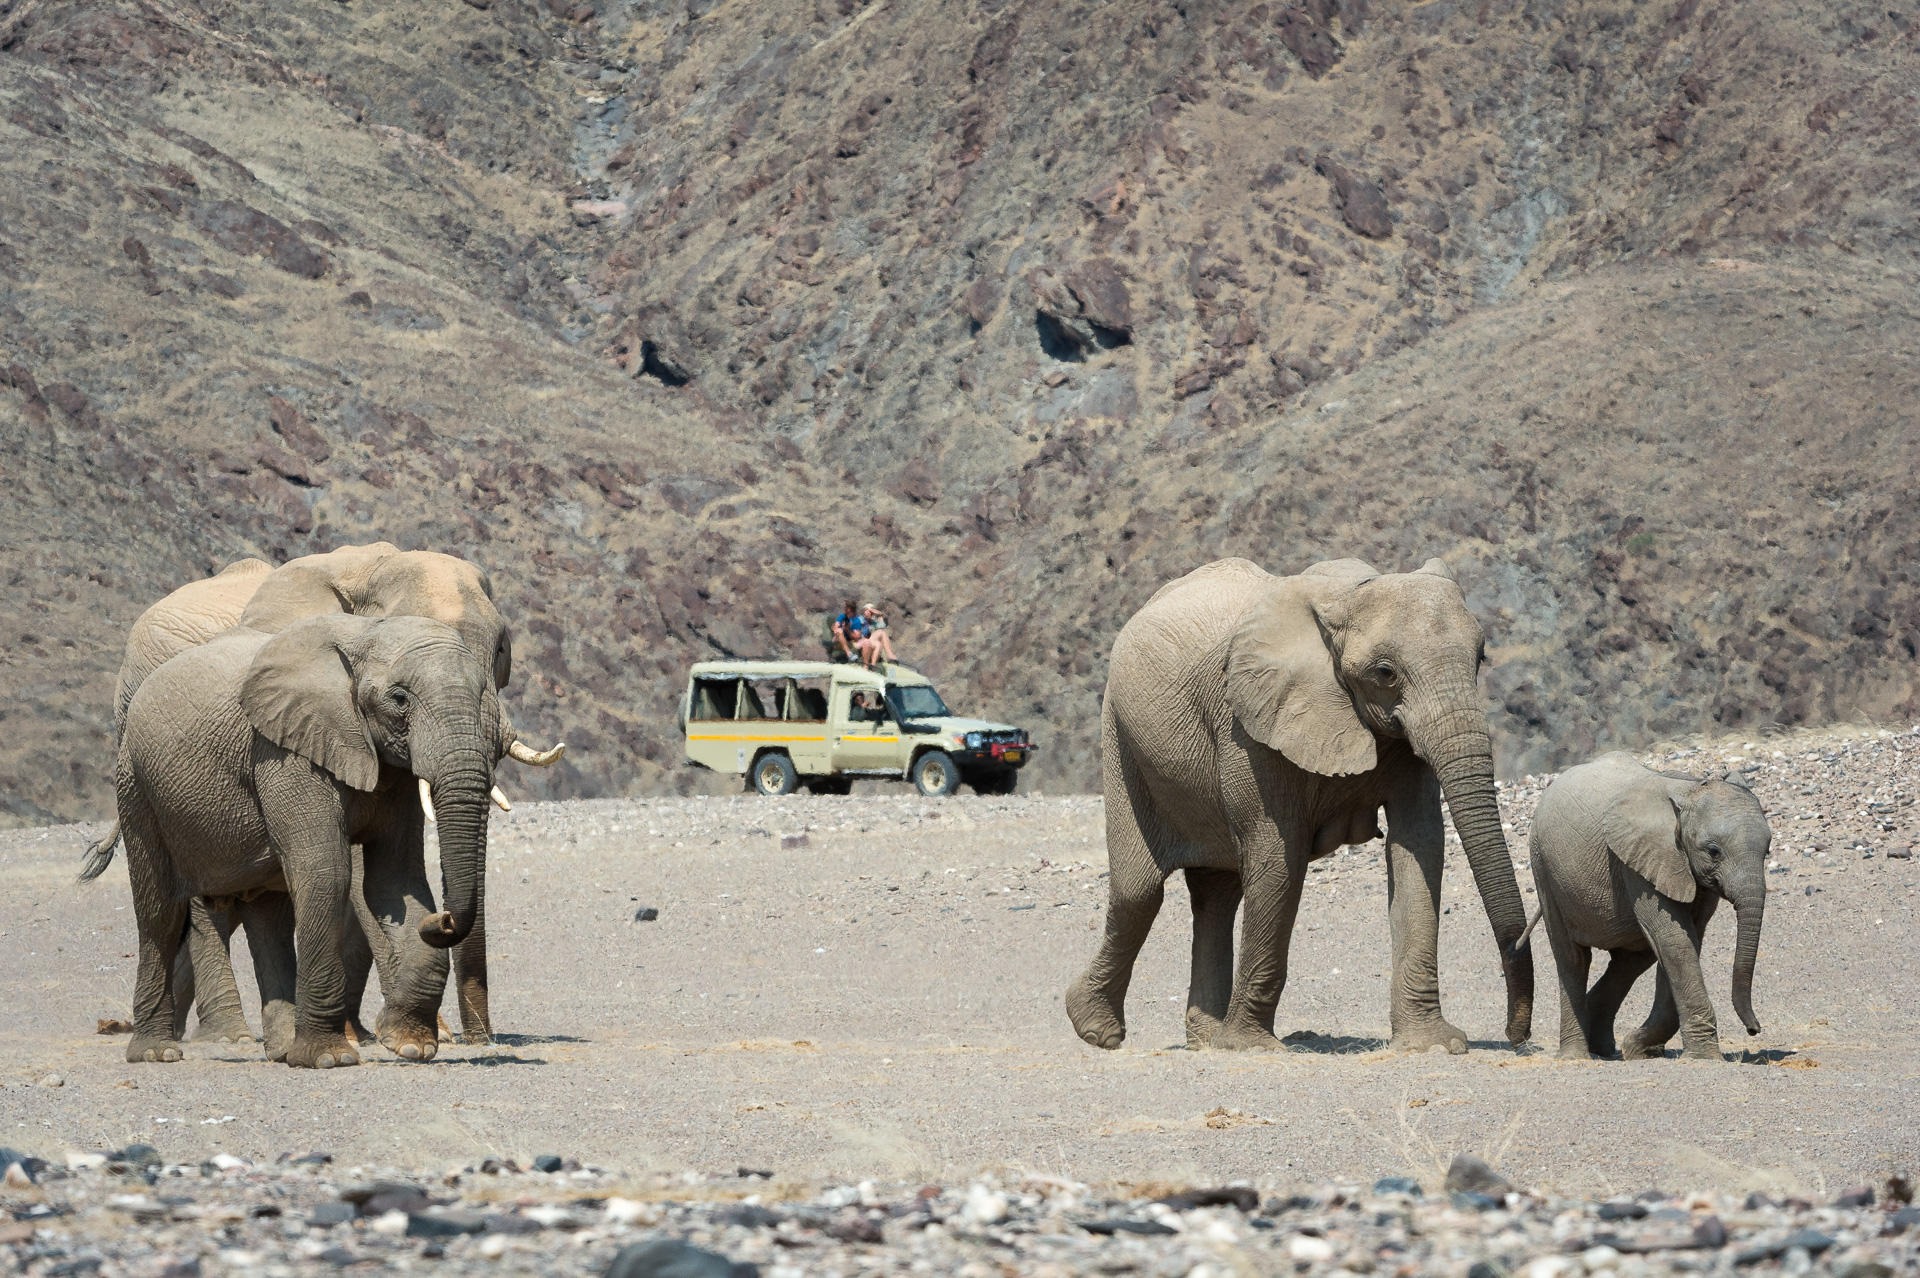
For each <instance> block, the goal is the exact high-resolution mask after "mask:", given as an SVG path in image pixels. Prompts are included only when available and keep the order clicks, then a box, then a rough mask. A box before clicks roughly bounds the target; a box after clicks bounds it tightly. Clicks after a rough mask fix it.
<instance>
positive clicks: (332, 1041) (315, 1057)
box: [286, 1030, 360, 1069]
mask: <svg viewBox="0 0 1920 1278" xmlns="http://www.w3.org/2000/svg"><path fill="white" fill-rule="evenodd" d="M286 1060H287V1064H289V1065H292V1066H294V1067H295V1068H297V1069H334V1068H336V1067H340V1066H346V1065H358V1064H359V1063H360V1053H358V1052H356V1051H354V1050H353V1045H352V1044H351V1043H349V1042H347V1036H346V1035H345V1034H327V1033H310V1032H308V1031H306V1030H301V1031H300V1032H299V1033H298V1034H295V1035H294V1036H293V1045H292V1046H291V1047H289V1048H288V1049H287V1057H286Z"/></svg>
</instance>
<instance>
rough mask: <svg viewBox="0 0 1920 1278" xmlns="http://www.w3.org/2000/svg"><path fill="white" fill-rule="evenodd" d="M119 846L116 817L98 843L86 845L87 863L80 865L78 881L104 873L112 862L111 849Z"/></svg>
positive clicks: (118, 827) (118, 830) (84, 881)
mask: <svg viewBox="0 0 1920 1278" xmlns="http://www.w3.org/2000/svg"><path fill="white" fill-rule="evenodd" d="M119 846H120V822H119V820H118V819H116V820H115V821H114V823H113V824H112V825H111V826H109V827H108V828H107V832H106V834H105V836H104V837H102V838H101V840H100V841H99V842H98V843H90V844H88V845H87V863H86V864H85V865H83V866H81V867H80V882H82V883H86V882H90V881H91V880H93V879H97V878H99V877H100V876H101V875H102V874H103V873H105V872H106V868H107V867H108V866H109V865H112V864H113V850H114V849H115V848H117V847H119Z"/></svg>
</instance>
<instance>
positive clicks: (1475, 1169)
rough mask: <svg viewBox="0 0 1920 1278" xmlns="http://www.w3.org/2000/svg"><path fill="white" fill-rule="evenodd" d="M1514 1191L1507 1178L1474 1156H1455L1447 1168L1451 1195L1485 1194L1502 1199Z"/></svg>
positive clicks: (1448, 1187) (1448, 1186)
mask: <svg viewBox="0 0 1920 1278" xmlns="http://www.w3.org/2000/svg"><path fill="white" fill-rule="evenodd" d="M1512 1189H1513V1186H1512V1184H1510V1183H1509V1182H1508V1180H1507V1178H1506V1177H1505V1176H1502V1175H1501V1174H1500V1173H1499V1172H1497V1171H1495V1170H1494V1169H1493V1168H1492V1167H1490V1166H1489V1165H1488V1164H1487V1163H1486V1162H1485V1161H1484V1160H1482V1159H1479V1158H1475V1157H1474V1156H1473V1155H1472V1154H1455V1155H1454V1156H1453V1162H1452V1163H1451V1164H1449V1165H1448V1167H1447V1192H1448V1193H1449V1194H1485V1195H1486V1196H1487V1197H1489V1198H1501V1197H1504V1196H1505V1195H1506V1194H1508V1193H1509V1192H1511V1191H1512Z"/></svg>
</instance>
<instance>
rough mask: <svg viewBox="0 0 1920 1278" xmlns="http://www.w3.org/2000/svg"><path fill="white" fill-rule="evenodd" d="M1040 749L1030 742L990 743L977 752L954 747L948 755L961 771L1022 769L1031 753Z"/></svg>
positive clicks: (962, 747) (963, 747) (1031, 755)
mask: <svg viewBox="0 0 1920 1278" xmlns="http://www.w3.org/2000/svg"><path fill="white" fill-rule="evenodd" d="M1039 748H1040V747H1038V746H1036V745H1034V744H1033V742H1031V741H991V742H988V743H987V744H986V745H983V746H981V747H980V748H979V749H977V750H969V749H967V748H966V747H965V746H955V747H954V748H953V749H952V750H951V751H949V753H950V754H951V755H952V756H953V761H954V762H955V763H956V764H958V765H959V766H960V767H961V768H962V769H982V770H988V771H994V770H998V769H1000V768H1022V767H1025V766H1026V763H1027V760H1028V759H1030V758H1031V757H1033V752H1034V751H1035V750H1037V749H1039Z"/></svg>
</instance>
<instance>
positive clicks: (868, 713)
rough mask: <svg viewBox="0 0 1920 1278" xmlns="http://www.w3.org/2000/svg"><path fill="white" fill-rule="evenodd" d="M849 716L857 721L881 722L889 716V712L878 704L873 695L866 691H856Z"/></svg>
mask: <svg viewBox="0 0 1920 1278" xmlns="http://www.w3.org/2000/svg"><path fill="white" fill-rule="evenodd" d="M847 717H848V718H850V719H852V720H853V721H854V722H856V723H879V722H880V721H881V720H883V719H885V718H886V717H887V712H886V710H885V709H884V708H883V707H882V706H880V705H879V704H877V700H876V698H874V697H873V696H871V695H869V694H868V693H865V692H856V693H854V694H853V702H852V705H851V706H850V707H849V710H848V714H847Z"/></svg>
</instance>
